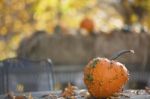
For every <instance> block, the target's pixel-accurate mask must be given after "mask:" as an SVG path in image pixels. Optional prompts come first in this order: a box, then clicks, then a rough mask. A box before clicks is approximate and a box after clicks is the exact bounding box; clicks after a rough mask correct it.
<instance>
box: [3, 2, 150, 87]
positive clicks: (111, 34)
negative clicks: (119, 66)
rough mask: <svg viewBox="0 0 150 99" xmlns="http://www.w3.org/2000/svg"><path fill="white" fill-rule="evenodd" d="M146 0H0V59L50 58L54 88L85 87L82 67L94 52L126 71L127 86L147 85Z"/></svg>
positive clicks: (149, 13)
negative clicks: (117, 55)
mask: <svg viewBox="0 0 150 99" xmlns="http://www.w3.org/2000/svg"><path fill="white" fill-rule="evenodd" d="M149 17H150V0H0V60H4V59H7V58H11V57H23V58H28V59H32V60H41V59H47V58H50V59H51V60H52V62H53V65H54V66H53V68H54V73H55V88H56V89H60V88H62V87H63V86H64V85H66V84H67V83H68V82H72V83H73V84H75V85H77V86H78V87H80V88H83V87H84V84H83V81H82V76H83V75H82V71H83V68H84V66H85V65H86V64H87V63H88V62H89V61H90V60H91V59H92V58H94V57H107V58H110V57H111V56H112V54H114V53H116V52H118V51H120V50H124V49H133V50H135V54H134V55H128V54H127V55H125V56H122V57H120V58H118V59H117V60H118V61H120V62H122V63H123V64H126V67H127V68H128V69H129V71H130V80H129V82H128V84H127V88H144V87H145V86H150V67H149V64H150V44H149V42H150V18H149Z"/></svg>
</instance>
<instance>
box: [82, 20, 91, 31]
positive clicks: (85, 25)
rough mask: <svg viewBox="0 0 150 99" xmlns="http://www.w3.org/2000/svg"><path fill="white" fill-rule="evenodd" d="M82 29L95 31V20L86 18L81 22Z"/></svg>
mask: <svg viewBox="0 0 150 99" xmlns="http://www.w3.org/2000/svg"><path fill="white" fill-rule="evenodd" d="M80 28H81V29H85V30H86V31H87V32H93V30H94V22H93V20H91V19H89V18H84V19H83V20H82V21H81V24H80Z"/></svg>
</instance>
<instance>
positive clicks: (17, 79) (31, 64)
mask: <svg viewBox="0 0 150 99" xmlns="http://www.w3.org/2000/svg"><path fill="white" fill-rule="evenodd" d="M0 63H1V66H2V68H3V77H1V79H2V80H1V81H2V82H3V83H2V84H4V86H3V85H2V87H3V91H2V92H4V93H7V92H10V91H13V92H18V91H23V92H34V91H49V90H53V86H54V75H53V68H52V62H51V60H49V59H48V60H40V61H32V60H28V59H23V58H10V59H6V60H4V61H2V62H0Z"/></svg>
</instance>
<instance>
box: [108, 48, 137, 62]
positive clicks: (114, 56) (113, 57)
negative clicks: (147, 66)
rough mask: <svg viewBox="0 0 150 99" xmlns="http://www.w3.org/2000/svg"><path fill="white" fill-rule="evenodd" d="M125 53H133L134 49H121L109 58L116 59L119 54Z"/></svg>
mask: <svg viewBox="0 0 150 99" xmlns="http://www.w3.org/2000/svg"><path fill="white" fill-rule="evenodd" d="M125 53H134V50H123V51H120V52H118V53H116V54H115V55H113V56H112V57H111V58H110V59H111V60H115V59H117V58H118V57H119V56H121V55H123V54H125Z"/></svg>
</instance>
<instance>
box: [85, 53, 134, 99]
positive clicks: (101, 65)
mask: <svg viewBox="0 0 150 99" xmlns="http://www.w3.org/2000/svg"><path fill="white" fill-rule="evenodd" d="M126 52H133V51H131V50H130V51H123V52H121V53H120V54H119V55H117V57H118V56H120V55H121V54H123V53H126ZM117 57H115V58H117ZM128 75H129V74H128V70H127V68H126V67H125V66H124V65H123V64H121V63H120V62H117V61H114V60H108V59H107V58H99V57H98V58H94V59H93V60H92V61H90V62H89V63H88V64H87V66H86V67H85V68H84V83H85V85H86V86H87V89H88V91H89V92H90V94H91V95H92V96H94V97H98V98H99V97H109V96H111V95H113V94H114V93H116V92H119V91H121V89H122V87H123V85H124V84H125V83H126V82H127V81H128Z"/></svg>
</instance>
